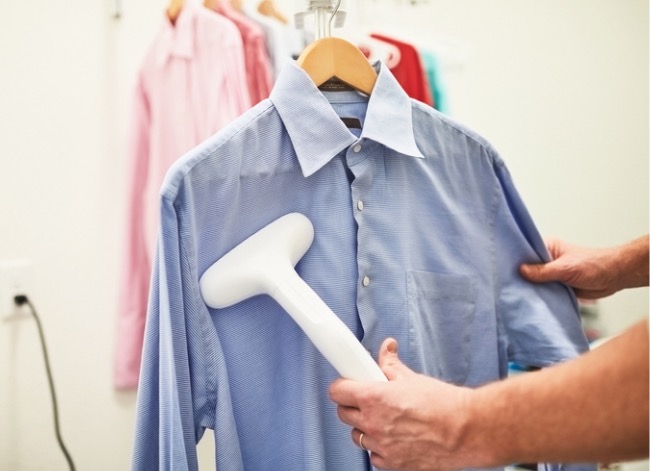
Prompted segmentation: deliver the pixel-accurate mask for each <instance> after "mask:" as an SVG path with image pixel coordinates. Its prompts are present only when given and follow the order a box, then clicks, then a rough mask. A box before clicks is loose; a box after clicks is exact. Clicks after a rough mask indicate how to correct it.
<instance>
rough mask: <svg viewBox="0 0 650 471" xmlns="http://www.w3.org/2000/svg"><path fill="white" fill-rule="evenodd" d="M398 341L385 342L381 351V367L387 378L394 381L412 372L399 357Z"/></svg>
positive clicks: (388, 340) (387, 340)
mask: <svg viewBox="0 0 650 471" xmlns="http://www.w3.org/2000/svg"><path fill="white" fill-rule="evenodd" d="M397 347H398V345H397V340H395V339H393V338H388V339H386V340H384V342H383V343H382V344H381V348H380V349H379V367H380V368H381V369H382V371H383V372H384V374H385V375H386V377H387V378H388V379H389V380H390V381H392V380H394V379H397V378H399V377H400V376H403V375H405V374H407V373H408V372H409V371H410V370H409V369H408V367H407V366H406V365H404V363H402V361H401V360H400V359H399V356H398V355H397Z"/></svg>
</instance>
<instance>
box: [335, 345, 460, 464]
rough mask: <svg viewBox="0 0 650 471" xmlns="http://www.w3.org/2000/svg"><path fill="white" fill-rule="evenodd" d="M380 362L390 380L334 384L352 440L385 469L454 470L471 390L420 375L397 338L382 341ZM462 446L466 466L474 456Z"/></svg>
mask: <svg viewBox="0 0 650 471" xmlns="http://www.w3.org/2000/svg"><path fill="white" fill-rule="evenodd" d="M379 366H380V367H381V369H382V370H383V371H384V373H385V374H386V377H387V378H388V380H389V381H388V382H387V383H379V382H378V383H370V382H356V381H350V380H345V379H339V380H337V381H335V382H334V383H333V384H332V386H331V387H330V397H331V398H332V400H333V401H334V402H336V403H337V404H338V415H339V418H340V419H341V420H342V421H343V422H345V423H346V424H348V425H350V426H352V427H353V428H352V440H353V441H354V443H356V444H357V445H359V438H360V435H361V433H363V447H364V448H366V449H367V450H369V451H371V452H372V455H371V461H372V464H373V465H374V466H375V467H377V468H382V469H414V470H415V469H438V470H440V469H451V468H454V467H455V459H457V457H458V451H459V450H458V447H459V444H460V442H461V439H462V438H463V424H464V422H463V421H464V418H465V417H466V416H467V414H466V412H465V408H466V406H467V402H466V398H467V397H468V395H469V394H472V391H471V390H470V389H467V388H462V387H457V386H453V385H450V384H446V383H443V382H441V381H438V380H436V379H433V378H430V377H427V376H424V375H420V374H417V373H415V372H413V371H412V370H410V369H409V368H408V367H406V366H405V365H404V364H403V363H402V362H401V361H400V359H399V357H398V356H397V342H396V341H395V340H394V339H387V340H385V341H384V343H383V344H382V346H381V349H380V353H379ZM467 453H468V452H467V451H463V452H462V453H461V455H463V465H466V464H467V462H469V461H471V459H470V457H469V456H468V454H467Z"/></svg>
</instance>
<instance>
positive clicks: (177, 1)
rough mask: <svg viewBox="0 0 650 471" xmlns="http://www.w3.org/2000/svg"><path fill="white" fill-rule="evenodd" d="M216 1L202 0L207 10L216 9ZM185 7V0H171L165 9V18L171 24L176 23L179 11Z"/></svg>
mask: <svg viewBox="0 0 650 471" xmlns="http://www.w3.org/2000/svg"><path fill="white" fill-rule="evenodd" d="M217 3H218V0H204V2H203V6H204V7H205V8H207V9H209V10H215V9H216V7H217ZM184 5H185V0H171V1H170V2H169V6H168V7H167V17H168V18H169V21H171V22H172V24H175V23H176V20H177V19H178V15H180V14H181V10H182V9H183V6H184Z"/></svg>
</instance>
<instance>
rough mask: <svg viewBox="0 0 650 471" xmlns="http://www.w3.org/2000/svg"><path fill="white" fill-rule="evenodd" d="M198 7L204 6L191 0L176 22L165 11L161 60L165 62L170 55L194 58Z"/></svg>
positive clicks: (180, 57)
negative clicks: (195, 19) (195, 24)
mask: <svg viewBox="0 0 650 471" xmlns="http://www.w3.org/2000/svg"><path fill="white" fill-rule="evenodd" d="M198 8H203V7H202V6H201V5H200V4H199V3H197V2H196V0H189V1H187V2H186V3H185V5H183V8H182V9H181V11H180V13H179V14H178V18H176V21H175V23H174V24H172V22H171V21H170V19H169V17H168V16H167V13H166V12H165V14H164V18H163V21H164V23H163V32H162V34H163V42H164V47H162V48H161V50H160V56H159V58H158V59H159V61H160V63H165V62H166V61H167V59H168V58H169V57H176V58H179V59H192V57H194V43H195V41H194V33H195V28H194V23H195V21H194V18H195V16H196V15H197V12H198Z"/></svg>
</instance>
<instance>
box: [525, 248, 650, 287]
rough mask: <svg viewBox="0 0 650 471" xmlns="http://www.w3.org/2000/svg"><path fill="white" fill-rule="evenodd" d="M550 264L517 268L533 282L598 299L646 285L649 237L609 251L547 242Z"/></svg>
mask: <svg viewBox="0 0 650 471" xmlns="http://www.w3.org/2000/svg"><path fill="white" fill-rule="evenodd" d="M546 246H547V248H548V251H549V253H550V254H551V257H552V261H550V262H549V263H544V264H525V265H522V266H521V267H520V272H521V274H522V276H523V277H524V278H526V279H527V280H529V281H533V282H536V283H542V282H547V281H561V282H563V283H566V284H567V285H569V286H571V287H572V288H573V289H574V290H575V292H576V295H577V296H578V297H580V298H583V299H598V298H603V297H606V296H609V295H611V294H614V293H616V292H617V291H620V290H622V289H624V288H634V287H638V286H647V284H648V236H644V237H641V238H639V239H636V240H634V241H632V242H630V243H628V244H625V245H621V246H618V247H612V248H603V249H591V248H584V247H579V246H577V245H573V244H569V243H567V242H563V241H561V240H558V239H548V240H547V241H546Z"/></svg>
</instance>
